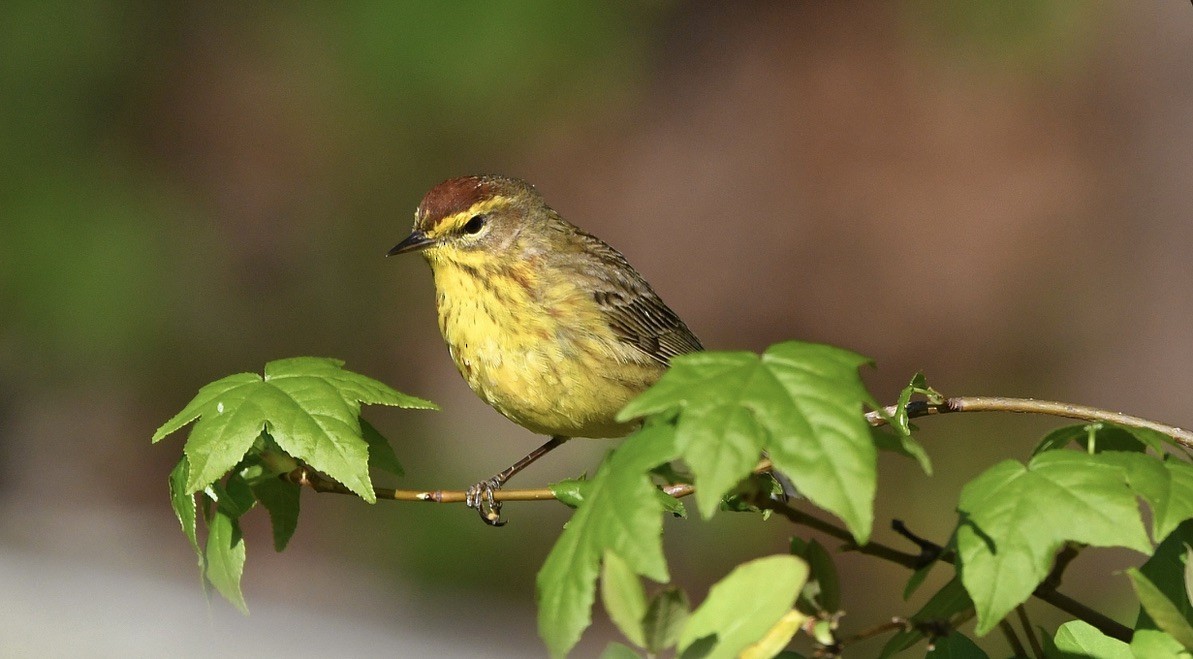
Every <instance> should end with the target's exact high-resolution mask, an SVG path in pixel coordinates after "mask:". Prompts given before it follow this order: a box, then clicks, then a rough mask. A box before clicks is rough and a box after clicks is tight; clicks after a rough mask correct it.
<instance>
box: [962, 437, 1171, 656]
mask: <svg viewBox="0 0 1193 659" xmlns="http://www.w3.org/2000/svg"><path fill="white" fill-rule="evenodd" d="M958 510H959V511H960V513H961V516H962V520H961V525H960V526H959V528H958V529H957V552H958V555H959V557H960V571H961V579H962V581H963V582H964V584H965V589H966V590H967V591H968V592H969V594H970V596H971V597H972V598H973V602H974V606H975V608H976V610H977V614H978V624H977V633H978V634H979V635H980V634H985V633H986V632H988V631H990V630H991V629H992V628H993V627H994V626H995V625H997V624H998V621H999V620H1001V619H1002V618H1003V616H1005V615H1006V614H1007V613H1009V612H1010V611H1011V609H1013V608H1015V606H1016V605H1018V604H1020V603H1022V602H1023V601H1024V600H1026V599H1027V598H1028V597H1029V596H1031V593H1032V591H1033V590H1035V588H1036V586H1038V585H1040V582H1042V581H1043V580H1044V577H1046V576H1047V575H1048V571H1049V569H1051V567H1052V559H1053V557H1054V556H1055V554H1056V552H1057V551H1058V550H1059V549H1060V547H1061V545H1062V544H1064V542H1066V541H1070V540H1071V541H1074V542H1081V543H1085V544H1088V545H1094V546H1097V547H1127V548H1130V549H1135V550H1137V551H1140V552H1142V553H1145V554H1146V553H1149V552H1150V550H1151V545H1150V543H1149V542H1148V538H1147V533H1146V532H1145V531H1144V529H1143V523H1142V521H1141V520H1140V515H1139V506H1138V504H1137V503H1136V499H1135V494H1134V493H1133V492H1132V491H1131V489H1130V488H1128V487H1127V483H1126V477H1125V474H1124V471H1123V469H1122V468H1121V467H1120V466H1119V465H1118V464H1116V463H1115V462H1114V461H1113V460H1111V459H1107V458H1105V457H1104V454H1095V455H1090V454H1087V453H1079V452H1076V451H1046V452H1044V453H1041V454H1039V455H1037V456H1035V457H1034V458H1032V460H1031V462H1029V463H1028V464H1027V465H1026V466H1024V465H1023V464H1021V463H1019V462H1015V461H1010V460H1008V461H1006V462H1001V463H999V464H997V465H995V466H994V467H991V468H990V469H988V470H986V472H985V473H983V474H982V475H980V476H978V477H977V478H976V479H974V480H972V481H970V482H969V484H967V485H966V486H965V488H964V489H963V490H962V491H961V500H960V503H959V505H958Z"/></svg>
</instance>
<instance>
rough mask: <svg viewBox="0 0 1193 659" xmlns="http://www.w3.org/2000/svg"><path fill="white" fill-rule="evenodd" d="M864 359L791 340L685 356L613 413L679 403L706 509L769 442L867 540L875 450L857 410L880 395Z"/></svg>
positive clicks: (673, 407)
mask: <svg viewBox="0 0 1193 659" xmlns="http://www.w3.org/2000/svg"><path fill="white" fill-rule="evenodd" d="M868 362H869V360H867V359H866V358H865V357H861V356H859V355H856V354H854V353H852V352H848V351H845V350H841V349H840V348H834V347H832V346H826V345H818V344H811V343H799V342H795V341H790V342H786V343H779V344H776V345H774V346H771V347H770V348H769V349H767V351H766V352H764V353H763V354H762V355H761V356H759V355H755V354H753V353H748V352H701V353H694V354H690V355H683V356H681V357H677V358H675V360H674V361H673V362H672V365H671V368H670V369H669V370H668V371H667V372H666V373H665V374H664V375H663V377H662V378H661V379H660V380H659V381H658V383H656V384H655V386H654V387H652V388H650V389H649V390H647V391H646V392H645V393H643V394H642V395H641V396H639V397H638V398H636V399H634V400H633V401H631V402H630V404H629V405H627V406H626V407H625V409H623V410H622V411H621V413H620V414H619V415H618V418H619V419H621V420H630V419H634V418H637V417H641V416H645V415H650V414H658V413H664V412H678V422H677V431H676V435H677V437H678V441H679V447H680V451H681V454H682V457H683V459H684V460H685V461H686V462H687V464H688V465H689V466H690V467H691V468H692V471H693V473H694V474H695V476H696V486H697V487H696V501H697V503H698V504H699V506H700V512H701V514H702V515H703V516H704V517H706V518H707V517H710V516H712V514H713V513H714V512H715V511H716V510H717V506H718V503H719V501H720V499H721V497H722V496H724V495H725V494H726V493H727V492H729V491H730V490H731V489H732V488H733V487H734V486H735V485H736V484H737V483H738V482H739V481H741V480H742V479H743V478H745V477H746V476H747V475H748V474H749V473H750V470H751V469H753V467H754V465H755V464H756V463H757V462H758V458H759V456H760V455H761V453H762V452H763V451H767V452H769V455H770V458H771V460H772V461H773V462H774V464H775V467H776V468H777V469H778V470H779V471H781V472H783V473H784V474H786V475H787V476H789V477H790V478H791V480H792V481H793V482H794V483H795V485H796V487H798V488H799V491H800V492H801V493H802V494H804V495H805V496H807V497H808V498H809V499H811V500H812V502H813V503H815V504H817V505H818V506H820V507H822V508H824V509H826V510H828V511H830V512H832V513H834V514H835V515H837V516H838V517H840V518H841V519H842V520H843V521H844V522H845V524H846V525H847V526H848V527H849V529H850V531H851V532H852V533H853V536H854V538H856V539H857V541H858V543H859V544H865V542H866V540H867V539H868V538H869V537H870V529H871V525H872V522H873V514H874V513H873V504H874V492H875V486H876V483H875V480H876V476H875V473H876V464H875V463H876V460H877V456H876V449H875V446H874V440H873V438H872V437H871V435H870V426H869V424H868V423H867V422H866V421H865V418H864V417H863V415H862V412H863V408H864V407H866V406H869V407H872V408H877V407H878V404H877V403H876V402H875V401H874V399H873V398H872V397H871V396H870V394H869V393H867V392H866V389H865V387H864V386H862V383H861V379H860V378H859V376H858V372H857V369H858V367H859V366H861V365H862V364H866V363H868Z"/></svg>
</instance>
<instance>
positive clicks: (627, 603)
mask: <svg viewBox="0 0 1193 659" xmlns="http://www.w3.org/2000/svg"><path fill="white" fill-rule="evenodd" d="M603 565H604V569H602V570H601V602H602V603H603V604H604V605H605V611H606V612H607V613H608V614H609V619H610V620H612V621H613V624H615V625H617V628H618V629H619V630H621V633H622V634H623V635H624V636H625V637H626V638H628V639H629V640H630V641H631V642H632V643H633V644H634V645H637V646H638V647H640V648H641V647H646V637H645V636H644V634H643V630H642V619H643V618H644V617H645V616H646V591H645V590H643V588H642V582H641V581H640V580H639V579H638V575H637V574H635V573H634V571H633V570H631V569H630V566H629V565H628V564H627V563H626V562H625V561H624V560H622V558H621V557H620V556H618V555H617V554H615V553H613V552H611V551H606V552H605V560H604V563H603Z"/></svg>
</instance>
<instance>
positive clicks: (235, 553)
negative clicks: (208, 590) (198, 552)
mask: <svg viewBox="0 0 1193 659" xmlns="http://www.w3.org/2000/svg"><path fill="white" fill-rule="evenodd" d="M206 556H207V570H206V571H205V572H204V574H205V575H206V576H207V580H208V581H210V582H211V585H213V586H215V589H216V590H218V591H219V593H220V594H221V595H223V596H224V599H226V600H228V601H229V602H231V603H232V604H234V605H235V606H236V608H238V609H240V612H241V613H244V614H246V615H247V614H248V612H249V607H248V605H247V604H245V602H244V595H243V594H241V592H240V577H241V575H242V574H244V538H242V537H241V536H240V524H239V523H238V522H237V521H236V519H235V518H233V517H231V516H229V515H228V514H226V513H224V512H223V511H222V510H220V509H218V508H217V509H216V511H215V514H214V515H213V516H212V517H211V519H210V520H209V521H208V525H207V554H206Z"/></svg>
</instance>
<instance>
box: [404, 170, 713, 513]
mask: <svg viewBox="0 0 1193 659" xmlns="http://www.w3.org/2000/svg"><path fill="white" fill-rule="evenodd" d="M413 251H421V252H422V254H423V256H424V257H425V258H426V260H427V262H428V263H429V264H430V266H431V271H432V273H433V275H434V278H435V291H436V303H437V306H438V310H439V329H440V331H441V332H442V333H443V339H444V341H445V342H446V343H447V348H448V352H449V353H451V356H452V359H453V360H454V361H455V363H456V367H457V368H458V369H459V370H460V374H461V375H463V376H464V379H465V380H467V381H468V385H469V386H470V387H472V390H473V391H474V392H476V394H477V395H478V396H480V397H481V398H482V399H483V400H484V401H485V402H486V403H488V404H489V405H492V406H493V407H494V408H495V409H496V410H497V411H498V412H501V413H502V414H504V415H505V416H506V418H508V419H510V420H511V421H513V422H514V423H517V424H519V425H521V426H523V427H525V428H528V429H529V430H531V431H533V432H535V433H539V434H543V435H550V436H551V439H550V441H548V442H547V443H545V444H543V445H542V446H541V447H539V448H538V449H536V450H535V451H533V452H531V453H530V454H529V455H527V456H526V457H525V458H523V459H522V460H519V461H518V462H516V463H514V464H513V465H512V466H510V468H508V469H506V470H505V471H502V472H501V473H499V474H497V475H495V476H493V477H492V478H490V479H488V480H486V481H482V482H480V483H477V484H476V485H474V486H472V487H471V488H469V489H468V497H467V503H468V505H469V506H471V507H474V508H476V509H477V510H478V511H479V512H480V514H481V517H482V518H483V519H484V520H485V521H486V522H488V523H490V524H493V525H500V524H502V523H503V522H502V521H501V507H500V502H498V501H495V500H494V497H493V493H494V491H495V490H497V489H498V488H500V487H501V486H502V485H503V484H504V483H505V482H506V481H508V480H509V479H510V478H511V477H512V476H513V475H514V474H516V473H518V472H519V471H521V470H522V469H523V468H525V467H526V466H527V465H529V464H530V463H531V462H533V461H534V460H536V459H538V458H539V457H541V456H542V455H543V454H545V453H547V452H548V451H550V450H552V449H554V448H555V447H557V446H559V445H560V444H562V443H563V442H564V441H566V440H567V439H568V438H571V437H620V436H622V435H625V434H626V433H628V432H629V431H630V430H631V429H632V428H633V425H632V424H624V423H618V422H617V421H616V420H615V419H614V416H615V415H616V414H617V412H618V410H620V409H621V408H622V407H623V406H624V405H625V404H626V403H627V402H629V400H630V399H632V398H634V397H635V396H637V395H638V394H639V393H641V392H642V391H644V390H645V389H646V388H647V387H649V386H651V385H652V384H654V383H655V381H656V380H658V379H659V377H660V376H661V375H662V374H663V371H664V370H666V368H667V365H668V362H669V361H670V359H671V358H672V357H674V356H676V355H682V354H684V353H689V352H695V351H698V350H701V349H702V347H701V345H700V341H699V340H698V339H697V338H696V337H695V336H694V335H693V334H692V332H691V331H689V330H688V328H687V326H686V325H684V323H683V321H682V320H680V319H679V316H677V315H676V314H675V312H674V311H672V310H671V309H670V308H668V307H667V305H666V304H663V301H662V300H661V299H659V296H658V295H657V294H655V292H654V291H653V290H651V288H650V285H649V284H647V283H646V280H644V279H643V278H642V275H640V274H638V271H637V270H634V268H633V267H631V266H630V264H629V263H627V262H626V260H625V257H624V256H622V255H621V253H620V252H618V251H617V250H615V249H613V248H612V247H610V246H609V245H607V244H605V243H604V242H602V241H601V240H600V239H599V238H597V237H595V236H593V235H591V234H588V233H585V232H584V231H581V230H580V229H578V228H576V227H575V226H573V225H572V224H570V223H569V222H568V221H567V220H564V219H563V218H562V217H560V216H559V213H556V212H555V211H554V210H553V209H551V207H550V206H548V205H547V204H546V203H545V202H544V201H543V198H542V196H541V195H540V194H539V193H538V191H537V190H535V189H534V187H533V186H531V185H530V184H529V183H526V182H525V181H521V180H518V179H513V178H506V177H501V176H467V177H462V178H454V179H451V180H448V181H444V182H443V183H440V184H439V185H437V186H435V187H434V188H432V189H431V191H430V192H428V193H427V194H426V196H425V197H423V200H422V203H421V204H419V206H418V210H417V211H416V212H415V214H414V230H413V231H412V232H411V234H410V236H409V237H407V238H406V239H405V240H403V241H402V242H400V243H398V244H397V246H395V247H394V248H393V249H391V250H390V251H389V255H391V256H392V255H394V254H401V253H404V252H413Z"/></svg>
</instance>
